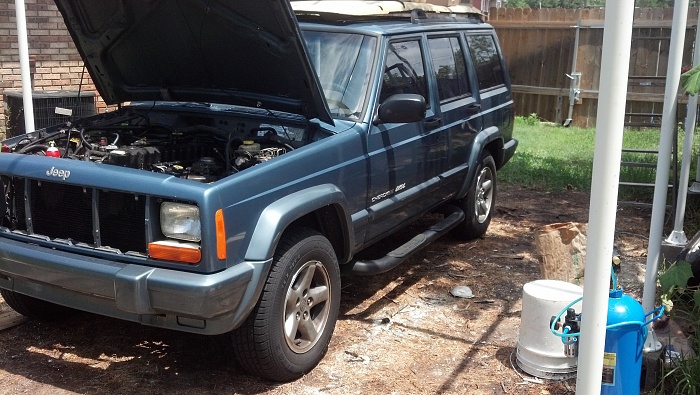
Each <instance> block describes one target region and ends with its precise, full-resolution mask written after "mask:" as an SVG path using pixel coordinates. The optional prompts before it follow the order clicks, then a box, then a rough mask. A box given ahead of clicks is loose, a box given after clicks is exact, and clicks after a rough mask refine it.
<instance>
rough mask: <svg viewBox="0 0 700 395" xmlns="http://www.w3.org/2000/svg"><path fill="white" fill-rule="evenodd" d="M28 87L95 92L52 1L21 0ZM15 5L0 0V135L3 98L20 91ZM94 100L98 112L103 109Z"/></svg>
mask: <svg viewBox="0 0 700 395" xmlns="http://www.w3.org/2000/svg"><path fill="white" fill-rule="evenodd" d="M25 4H26V16H27V31H28V34H27V36H28V38H27V39H28V41H29V57H30V61H29V63H30V71H31V84H32V88H33V90H35V91H78V89H79V87H81V80H82V87H81V88H80V90H81V91H82V92H95V91H96V90H95V85H94V84H93V82H92V80H91V79H90V76H89V74H88V73H87V72H84V69H83V62H82V61H81V60H80V55H79V54H78V51H77V49H76V48H75V46H74V45H73V41H72V40H71V37H70V35H69V34H68V30H67V29H66V26H65V24H64V23H63V18H62V17H61V15H60V13H59V12H58V9H57V8H56V5H55V4H54V2H53V1H52V0H25ZM18 47H19V45H18V42H17V26H16V19H15V2H14V1H13V0H0V133H4V131H5V126H6V115H7V114H6V110H7V109H6V105H5V100H4V94H5V93H6V92H18V91H21V89H22V81H21V79H22V77H21V72H20V64H19V49H18ZM106 107H107V106H106V105H105V104H104V101H102V100H101V99H99V98H98V100H97V110H98V112H100V111H104V110H105V109H106Z"/></svg>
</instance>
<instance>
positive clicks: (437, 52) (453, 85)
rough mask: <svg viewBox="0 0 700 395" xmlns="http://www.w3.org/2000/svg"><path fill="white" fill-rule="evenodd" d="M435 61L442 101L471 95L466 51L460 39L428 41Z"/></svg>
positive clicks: (446, 38) (434, 65)
mask: <svg viewBox="0 0 700 395" xmlns="http://www.w3.org/2000/svg"><path fill="white" fill-rule="evenodd" d="M428 45H429V47H430V57H431V58H432V60H433V68H434V72H435V80H436V81H437V87H438V96H439V97H440V101H441V102H443V101H447V100H450V99H452V98H458V97H463V96H467V95H469V93H470V92H469V80H468V78H467V69H466V67H465V64H464V51H462V48H461V46H460V44H459V38H458V37H439V38H431V39H429V40H428Z"/></svg>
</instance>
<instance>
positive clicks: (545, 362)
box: [516, 280, 583, 380]
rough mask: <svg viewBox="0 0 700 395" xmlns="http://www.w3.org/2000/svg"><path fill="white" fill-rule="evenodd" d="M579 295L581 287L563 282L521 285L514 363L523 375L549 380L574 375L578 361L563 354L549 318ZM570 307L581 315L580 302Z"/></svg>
mask: <svg viewBox="0 0 700 395" xmlns="http://www.w3.org/2000/svg"><path fill="white" fill-rule="evenodd" d="M582 295H583V288H581V287H579V286H578V285H574V284H571V283H567V282H565V281H558V280H536V281H532V282H529V283H527V284H525V286H523V309H522V311H521V314H520V335H519V336H518V341H517V352H516V356H517V358H516V361H517V363H518V366H519V367H520V368H521V369H522V370H523V371H524V372H526V373H528V374H531V375H533V376H535V377H541V378H546V379H552V380H566V379H568V378H571V377H574V376H575V375H576V365H577V358H572V357H567V356H566V355H564V343H562V341H561V338H560V337H558V336H555V335H554V334H552V332H551V331H550V329H549V325H550V319H551V318H552V316H556V315H557V314H559V313H560V312H561V311H562V309H564V308H565V307H566V306H567V305H568V304H569V303H571V302H573V301H574V300H575V299H577V298H580V297H581V296H582ZM572 307H573V308H574V309H576V312H577V313H580V312H581V302H578V303H576V304H575V305H573V306H572Z"/></svg>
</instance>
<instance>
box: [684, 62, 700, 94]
mask: <svg viewBox="0 0 700 395" xmlns="http://www.w3.org/2000/svg"><path fill="white" fill-rule="evenodd" d="M681 86H682V87H683V90H684V91H685V92H686V93H688V94H690V95H696V94H697V93H698V91H700V66H695V67H693V68H692V69H690V70H688V71H686V72H685V73H683V74H681Z"/></svg>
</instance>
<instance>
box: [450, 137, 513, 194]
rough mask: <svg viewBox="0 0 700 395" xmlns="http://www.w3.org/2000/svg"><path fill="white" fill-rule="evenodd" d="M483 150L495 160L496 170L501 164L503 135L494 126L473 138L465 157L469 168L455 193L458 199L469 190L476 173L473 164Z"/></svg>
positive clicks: (477, 160)
mask: <svg viewBox="0 0 700 395" xmlns="http://www.w3.org/2000/svg"><path fill="white" fill-rule="evenodd" d="M484 151H488V152H489V154H490V155H491V156H492V157H493V160H494V162H496V170H498V169H500V168H501V167H502V166H503V161H504V152H503V136H502V135H501V131H500V130H499V129H498V128H497V127H496V126H491V127H489V128H486V129H484V130H482V131H481V132H480V133H479V134H478V135H477V136H476V138H475V139H474V142H473V144H472V148H471V151H469V156H468V158H467V163H469V170H468V171H467V177H465V179H464V183H463V184H462V188H461V189H460V191H459V193H458V194H457V198H458V199H461V198H463V197H464V196H466V194H467V192H468V191H469V186H470V185H471V180H472V178H474V176H475V174H476V168H477V166H474V164H476V163H478V162H479V158H480V157H481V153H482V152H484Z"/></svg>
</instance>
